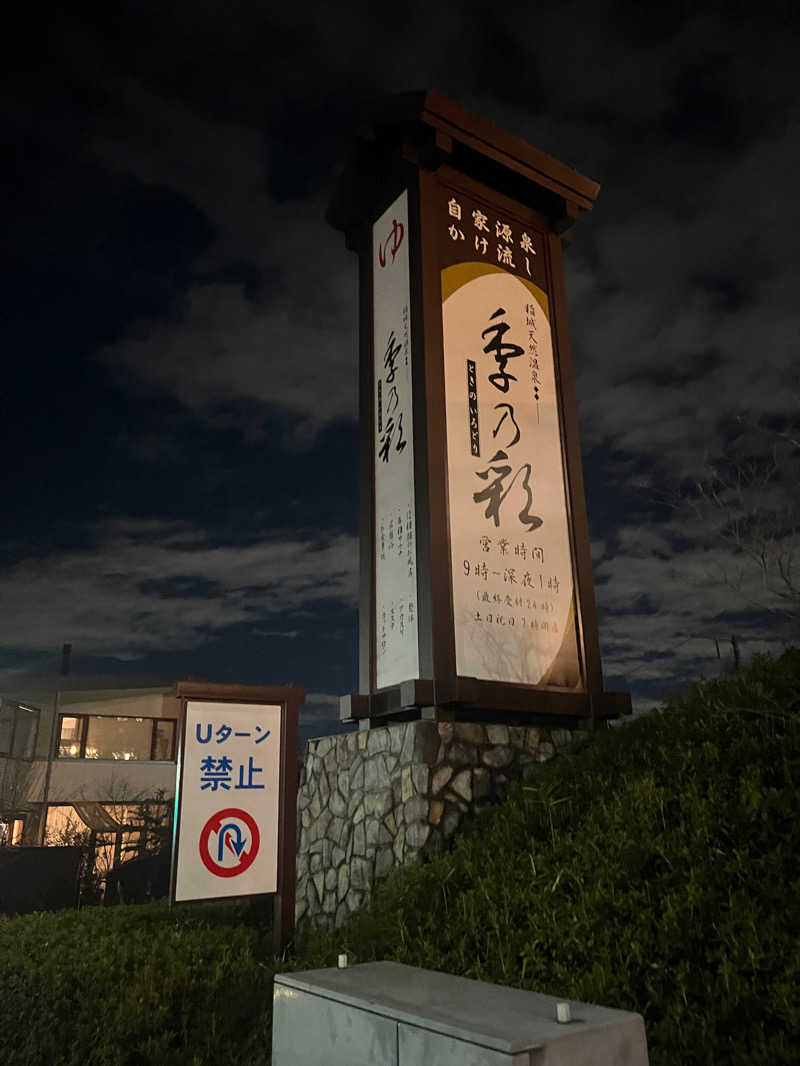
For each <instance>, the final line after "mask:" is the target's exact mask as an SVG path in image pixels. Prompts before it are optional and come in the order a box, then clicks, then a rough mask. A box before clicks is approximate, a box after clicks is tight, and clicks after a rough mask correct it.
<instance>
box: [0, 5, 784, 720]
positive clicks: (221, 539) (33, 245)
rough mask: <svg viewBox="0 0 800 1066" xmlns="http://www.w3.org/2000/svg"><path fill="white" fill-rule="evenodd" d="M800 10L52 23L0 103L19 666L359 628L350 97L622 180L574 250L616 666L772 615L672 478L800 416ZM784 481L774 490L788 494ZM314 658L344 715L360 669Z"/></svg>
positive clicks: (221, 657)
mask: <svg viewBox="0 0 800 1066" xmlns="http://www.w3.org/2000/svg"><path fill="white" fill-rule="evenodd" d="M797 21H798V15H797V11H796V9H795V7H794V6H792V5H789V4H771V5H762V6H761V7H753V6H746V5H733V6H731V5H728V4H725V5H722V4H719V5H704V6H703V9H702V10H697V9H696V8H695V7H694V6H693V5H688V4H686V5H681V4H674V5H670V6H669V7H668V8H666V7H664V6H663V5H660V6H659V5H656V6H653V5H650V6H645V7H642V6H641V5H640V6H636V7H634V6H633V5H628V4H625V3H611V2H608V3H601V4H595V5H591V6H590V5H586V4H582V3H578V2H572V3H564V4H559V5H537V6H535V7H530V8H526V9H520V10H513V11H512V10H511V9H502V8H499V9H497V10H494V9H492V11H491V12H490V11H489V10H488V9H486V8H485V6H481V5H478V4H475V3H466V4H463V5H460V6H459V7H458V8H457V9H455V10H451V9H448V8H446V7H441V8H437V7H433V8H431V6H430V5H427V6H424V5H413V4H412V5H407V6H406V8H404V11H403V18H402V19H397V18H396V17H395V14H394V13H393V12H392V10H391V9H388V8H382V7H381V6H380V5H345V7H343V8H341V7H340V8H336V9H331V8H330V7H324V6H322V5H315V4H311V5H310V6H309V5H306V6H305V7H304V8H303V11H302V14H300V13H299V12H297V11H295V10H294V9H292V8H289V7H284V8H280V9H278V10H273V9H272V8H270V7H269V6H263V5H262V6H261V7H259V6H257V5H256V6H254V5H252V4H244V3H232V4H226V5H224V6H223V5H218V4H214V3H209V4H202V5H197V4H196V3H192V4H189V3H186V2H179V3H178V2H173V3H169V4H166V5H164V4H158V5H156V4H151V3H141V4H137V5H127V6H123V7H121V8H116V9H114V10H113V11H108V12H106V13H105V14H104V15H102V16H101V17H99V18H98V19H97V20H95V21H89V20H88V19H81V18H79V17H77V16H75V15H74V14H72V13H69V12H66V11H65V12H62V13H56V14H54V15H53V17H52V19H50V20H49V21H48V23H47V25H46V26H45V27H42V28H41V30H40V32H39V33H38V34H37V36H36V47H35V49H32V50H26V49H25V48H23V47H21V48H20V49H19V52H18V54H17V56H16V57H15V59H14V61H13V62H12V66H11V73H12V76H13V80H14V91H13V93H11V94H8V95H7V96H6V97H5V99H4V101H3V103H2V108H3V112H4V117H5V119H6V122H7V128H8V130H9V138H8V142H9V146H10V149H9V160H10V162H9V165H8V167H7V168H6V170H5V173H4V175H3V180H4V183H5V190H6V193H5V201H6V204H7V208H8V210H7V214H8V247H9V251H10V252H11V256H12V261H11V262H10V265H9V266H8V267H7V268H6V270H5V271H4V275H3V278H4V287H5V289H6V294H7V296H8V304H9V308H10V310H9V314H8V316H7V317H6V321H5V325H4V329H5V331H6V332H5V335H4V338H3V349H4V351H5V352H8V353H10V356H11V358H10V359H9V360H8V370H7V379H6V392H5V396H4V398H3V400H2V425H3V428H4V431H5V432H6V434H7V437H8V444H7V447H8V449H9V452H8V454H9V456H10V459H11V461H10V462H9V464H8V466H9V482H8V500H7V501H6V503H5V505H4V507H5V514H4V522H5V525H6V530H5V534H4V538H5V540H6V542H7V555H6V563H7V565H6V568H5V569H4V570H3V571H2V573H0V595H1V596H2V599H3V602H4V604H6V605H7V606H5V607H4V611H3V618H4V628H3V632H2V636H1V637H0V640H1V641H2V644H3V645H5V647H6V649H7V656H6V660H5V661H6V662H7V666H8V669H10V670H15V669H20V668H22V667H23V666H24V665H25V664H29V663H30V661H31V659H30V657H31V656H35V655H39V654H44V652H45V649H48V648H53V647H58V646H60V644H61V642H62V641H63V640H64V639H68V638H71V639H73V640H74V641H75V643H76V646H77V645H78V643H80V644H82V645H83V646H84V647H85V648H86V649H87V651H89V650H93V652H94V653H96V654H97V655H98V656H100V657H102V656H106V657H109V658H113V657H115V656H116V657H117V658H119V659H123V658H126V657H128V658H130V657H131V656H137V657H140V658H139V659H137V661H138V662H141V661H143V659H142V658H141V657H144V658H145V659H147V661H148V662H152V663H155V662H156V659H157V656H158V654H159V652H158V649H159V648H167V649H169V655H170V656H172V658H170V659H169V664H168V665H169V669H173V668H174V669H176V670H178V671H180V670H181V666H180V663H181V659H180V655H181V654H182V650H181V649H189V648H190V646H191V647H193V646H194V645H196V644H198V643H200V644H202V643H203V642H206V644H207V646H210V645H209V644H208V642H210V644H211V645H213V646H214V647H215V648H216V649H217V652H216V653H215V654H216V658H212V659H211V660H210V661H211V662H212V663H213V664H214V669H215V671H217V672H218V673H219V674H220V676H221V674H223V673H225V671H235V670H238V671H239V672H240V674H242V673H243V672H246V671H248V670H254V669H255V666H254V665H253V664H254V663H256V662H257V660H258V657H259V655H260V654H261V651H260V649H261V647H262V646H263V645H264V644H265V643H269V642H270V641H272V642H278V643H279V644H280V646H281V647H284V648H285V647H287V646H290V645H291V646H292V647H295V646H296V647H297V648H298V649H300V650H299V652H298V653H297V655H296V657H295V658H294V659H292V660H291V662H292V664H293V665H292V669H293V670H296V671H297V672H298V673H301V672H302V669H303V665H302V652H303V650H304V648H305V647H306V644H307V639H308V638H307V634H308V633H311V632H313V634H314V642H315V647H322V646H324V644H325V643H326V642H325V641H324V640H323V639H322V636H321V634H322V631H323V629H324V628H325V627H328V628H329V629H330V633H331V634H332V639H333V638H334V637H335V639H338V637H336V634H337V633H338V632H339V627H337V625H336V624H335V623H334V622H333V621H332V620H331V618H330V616H329V615H328V614H327V613H326V612H327V611H328V610H330V609H334V608H333V605H334V604H335V605H336V607H335V610H336V611H338V612H339V614H340V616H341V617H342V618H345V617H346V623H343V628H342V630H341V632H342V633H346V634H348V635H347V636H346V637H343V638H342V639H347V640H350V634H351V631H352V626H353V618H354V616H353V606H352V605H353V598H354V594H355V549H354V540H353V537H352V530H353V529H354V528H355V515H356V499H355V491H354V487H355V468H356V454H355V441H356V433H357V427H356V425H355V418H356V366H357V340H356V329H357V306H356V301H357V276H356V263H355V258H354V257H353V256H352V255H351V254H350V253H348V252H347V251H346V250H345V248H344V246H343V242H342V240H341V236H340V235H339V234H336V233H333V232H332V231H331V230H329V229H328V228H327V227H326V226H325V224H324V221H323V219H324V210H325V206H326V203H327V199H328V197H329V196H330V194H331V192H332V190H333V187H334V183H335V180H336V176H337V173H338V169H339V167H340V166H341V163H342V161H343V158H344V154H345V152H346V149H347V146H348V143H349V140H350V137H351V135H352V131H353V129H354V127H355V124H356V121H357V118H358V115H359V112H360V111H361V109H362V108H363V107H364V106H365V105H366V104H367V102H368V101H369V100H370V99H371V98H373V97H375V96H377V95H380V94H384V93H391V92H399V91H406V90H409V89H416V88H421V87H431V88H436V89H438V90H439V91H441V92H443V93H445V94H447V95H450V96H452V97H453V98H455V99H457V100H459V101H460V102H461V103H464V104H465V105H467V106H469V107H471V108H473V109H474V110H475V111H477V112H478V113H480V114H483V115H485V116H486V117H488V118H490V119H492V120H494V121H496V122H498V123H499V124H501V125H505V126H507V127H508V128H509V129H511V130H512V131H514V132H516V133H518V134H519V135H521V136H522V137H524V138H526V139H527V140H529V141H530V142H532V143H533V144H535V145H536V146H537V147H540V148H542V149H543V150H545V151H548V152H550V153H552V154H554V155H556V156H558V157H559V158H561V159H564V160H565V161H566V162H568V163H570V164H572V165H574V166H576V167H577V168H578V169H579V170H581V171H582V172H583V173H586V174H587V175H589V176H590V177H592V178H594V179H596V180H598V181H600V182H601V185H602V188H601V193H600V198H599V200H598V203H597V206H596V208H595V210H594V211H593V212H592V213H591V214H590V215H589V216H587V217H585V218H583V219H581V221H580V223H579V225H578V227H577V230H576V234H575V239H574V241H573V244H572V246H571V248H570V250H569V252H568V254H567V257H566V268H567V289H568V297H569V304H570V313H571V318H570V324H571V333H572V347H573V359H574V363H575V370H576V388H577V394H578V399H579V404H580V427H581V436H582V443H583V448H584V456H585V467H586V482H587V497H588V504H589V519H590V524H591V529H592V537H593V546H594V549H595V551H594V555H595V573H596V579H597V599H598V605H599V608H600V611H601V618H602V625H601V639H602V644H603V648H604V652H605V671H606V675H607V677H608V678H611V679H616V680H617V687H622V686H623V685H625V684H626V683H627V681H626V679H627V678H630V682H631V684H635V686H636V692H637V693H639V694H640V698H644V696H643V695H642V694H646V695H647V696H650V695H651V694H655V695H657V687H658V685H659V684H660V683H663V684H665V685H666V684H678V683H679V682H680V681H681V679H683V680H685V679H686V678H688V677H690V676H693V675H694V674H696V673H697V672H698V671H702V670H704V669H707V668H708V669H713V668H715V666H714V661H716V646H715V645H714V639H713V638H714V637H716V636H717V635H718V634H719V633H720V632H722V633H723V635H724V634H725V633H726V632H727V629H730V628H731V627H732V626H734V625H735V628H736V631H737V633H738V634H739V635H740V637H742V638H743V640H744V641H745V643H746V645H747V647H749V648H750V650H756V649H758V648H761V647H767V646H769V645H770V642H771V641H775V640H778V639H782V631H781V633H779V632H778V628H776V627H775V626H774V625H773V619H772V615H771V614H770V612H769V610H767V611H766V613H765V612H764V611H763V610H761V608H760V607H759V606H758V604H759V602H761V604H762V606H763V598H762V600H761V601H759V595H760V593H762V592H763V589H761V590H760V589H759V588H758V587H757V586H758V574H757V572H756V571H752V570H747V571H746V573H743V575H742V578H741V581H739V587H738V590H734V589H733V588H732V587H731V583H730V581H728V580H727V579H728V578H729V577H730V575H732V574H735V573H736V572H737V567H739V565H740V562H741V560H739V558H738V557H737V555H736V553H735V552H733V553H732V551H731V549H730V546H729V545H728V546H726V544H725V543H724V539H720V536H719V533H720V528H719V522H718V519H719V516H713V515H705V516H697V515H696V514H689V513H687V512H686V510H685V508H684V509H681V507H678V508H677V509H676V508H674V507H673V508H671V507H667V506H665V505H664V503H663V490H664V488H665V486H667V485H674V484H679V483H682V482H687V481H688V482H691V481H692V480H693V479H694V480H697V479H699V478H701V477H702V476H703V475H704V473H705V472H707V470H708V468H709V464H713V463H715V462H716V463H718V462H720V461H722V460H724V459H725V458H726V456H730V455H732V454H734V451H735V448H734V446H735V445H737V441H739V433H740V430H741V427H742V424H743V423H742V419H745V420H746V421H747V423H748V424H750V425H757V426H760V427H762V428H761V430H760V431H759V432H754V435H753V437H752V441H751V442H750V443H749V444H748V448H749V451H748V450H747V449H745V452H744V453H742V454H747V455H757V454H769V452H770V449H771V447H772V444H773V443H774V441H775V433H776V432H780V431H781V430H782V429H784V428H785V427H786V426H788V425H792V424H794V423H793V419H795V418H796V414H797V395H796V392H795V391H793V389H794V385H793V379H792V374H793V371H794V368H795V366H796V363H797V355H796V333H797V330H796V326H795V318H796V307H797V292H798V286H799V284H800V277H798V260H797V255H796V252H795V249H794V246H793V242H792V235H793V233H794V231H795V230H796V229H797V228H798V223H800V218H799V217H798V213H799V212H800V207H798V199H797V197H796V195H795V189H794V180H795V179H794V174H795V170H796V166H797V163H798V154H799V152H798V145H799V143H800V136H798V134H799V133H800V106H798V103H799V102H798V93H797V86H796V56H795V51H796V43H795V41H796V27H797ZM767 431H769V432H767ZM770 432H771V433H772V436H770ZM795 461H796V454H795V453H791V452H790V453H789V457H788V459H787V462H788V463H789V464H791V463H792V462H795ZM795 483H796V479H795V480H794V482H793V481H792V475H791V473H787V474H786V476H783V477H781V478H778V479H777V480H776V482H775V484H774V493H775V499H773V500H772V501H771V503H772V505H774V507H775V508H776V510H780V507H782V506H783V505H784V504H785V503H786V501H787V499H788V498H789V497H791V494H792V491H793V489H792V485H793V484H795ZM786 536H787V537H789V536H791V523H790V524H789V526H787V529H786ZM743 595H744V596H745V603H744V606H743V605H742V602H741V599H742V596H743ZM748 599H749V600H750V601H752V602H750V603H748V602H747V600H748ZM754 604H755V605H754ZM740 610H743V611H744V613H739V614H737V613H736V612H737V611H740ZM322 618H324V620H325V622H324V626H323V624H322V622H320V619H322ZM304 619H305V621H304ZM315 620H316V621H315ZM315 625H316V626H317V628H316V629H314V628H313V627H314V626H315ZM308 627H310V628H308ZM726 627H727V628H726ZM245 632H247V633H249V634H250V635H251V636H250V637H248V638H246V639H245V637H244V636H243V634H244V633H245ZM252 634H255V637H254V638H253V637H252ZM295 634H296V635H295ZM251 638H252V640H254V641H255V643H254V642H251ZM258 641H260V642H261V644H258ZM712 652H713V655H712ZM165 654H167V653H166V652H165ZM186 654H187V655H188V654H189V653H188V651H186ZM321 654H322V657H323V658H324V656H325V655H328V656H329V657H328V659H327V660H326V662H327V665H325V666H323V667H321V672H319V673H318V674H315V680H314V685H315V687H317V688H318V689H319V693H322V694H323V695H322V696H320V699H319V700H317V701H316V702H315V703H314V708H315V709H314V712H313V713H314V715H315V716H316V717H315V721H319V722H322V720H323V719H322V717H320V715H324V716H327V717H334V718H335V706H334V701H333V697H332V696H331V697H328V696H327V695H324V693H326V692H328V691H329V690H332V689H334V688H335V687H336V686H337V685H339V686H341V691H345V690H346V689H347V688H348V687H350V686H351V685H352V684H353V678H354V675H355V666H354V663H352V662H349V663H348V665H347V667H346V668H344V672H341V671H342V663H341V654H340V652H338V651H337V652H336V653H335V654H334V653H333V652H331V653H328V652H325V653H321ZM709 655H712V657H711V659H709ZM15 656H16V659H15V658H14V657H15ZM351 657H352V653H351ZM12 660H14V661H12ZM712 660H714V661H712ZM185 661H186V662H187V663H188V662H189V658H187V659H186V660H185ZM192 662H194V660H192ZM164 663H166V660H164V661H163V663H162V661H161V660H158V664H157V665H158V666H159V668H160V666H161V665H163V664H164ZM20 664H22V665H20ZM318 665H319V664H318V663H315V668H316V666H318ZM287 668H288V667H287ZM326 670H327V674H326V673H325V671H326ZM248 676H249V677H250V679H252V680H256V677H255V676H252V675H250V674H248ZM232 679H233V678H232ZM296 680H297V681H298V683H303V682H302V678H300V677H298V678H297V679H296ZM319 693H318V695H319ZM321 709H322V710H321ZM321 731H324V730H321Z"/></svg>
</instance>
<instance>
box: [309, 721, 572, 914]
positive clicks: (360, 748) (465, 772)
mask: <svg viewBox="0 0 800 1066" xmlns="http://www.w3.org/2000/svg"><path fill="white" fill-rule="evenodd" d="M572 738H573V733H572V732H571V731H570V730H568V729H536V728H526V727H523V726H506V725H483V724H478V723H473V722H455V723H453V722H447V723H439V724H435V723H433V722H429V721H413V722H398V723H394V724H392V725H388V726H382V727H379V728H373V729H370V730H365V731H362V732H358V733H347V734H341V735H339V736H332V737H320V738H319V739H316V740H311V741H309V744H308V751H307V753H306V759H305V765H304V766H303V770H302V773H301V778H300V787H299V790H298V794H297V821H298V824H297V838H298V850H297V897H296V908H295V917H296V920H297V922H301V920H302V921H303V922H306V921H309V920H310V921H311V922H312V923H313V924H314V925H316V926H322V927H325V928H331V927H338V926H339V925H341V924H342V922H343V921H344V920H345V919H346V918H347V916H348V915H349V914H351V913H352V912H353V911H355V910H357V909H358V908H359V907H361V906H362V905H363V904H365V903H366V902H368V900H369V898H370V895H371V893H372V890H373V886H374V884H375V881H376V880H377V879H379V878H381V877H384V876H385V875H386V874H387V873H388V872H389V871H390V870H391V869H393V868H395V867H399V866H407V865H409V864H411V863H413V862H415V861H416V860H417V859H418V858H419V856H420V854H421V853H422V852H423V851H432V850H437V849H441V848H442V847H444V846H446V845H447V844H448V843H449V841H450V839H451V838H452V836H453V834H454V833H455V831H456V829H457V828H458V825H459V823H460V822H461V819H462V818H463V817H464V815H466V814H467V813H468V812H470V811H474V810H477V809H479V808H480V807H481V806H484V805H485V804H486V803H489V802H492V801H495V800H499V799H502V798H503V797H504V796H505V791H506V787H507V785H508V782H509V781H510V780H512V779H514V778H519V777H525V776H527V775H528V774H529V773H530V772H531V767H534V766H535V765H536V763H539V762H545V761H546V760H547V759H550V758H552V757H553V755H555V754H556V752H557V751H558V750H559V749H562V748H564V747H565V746H566V745H568V744H570V743H571V742H572Z"/></svg>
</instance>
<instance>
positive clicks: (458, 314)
mask: <svg viewBox="0 0 800 1066" xmlns="http://www.w3.org/2000/svg"><path fill="white" fill-rule="evenodd" d="M598 191H599V186H598V185H597V184H596V183H595V182H593V181H591V180H590V179H588V178H585V177H584V176H583V175H581V174H579V173H578V172H577V171H575V170H573V169H572V168H571V167H568V166H566V165H565V164H564V163H561V162H559V161H558V160H556V159H553V158H551V157H549V156H547V155H545V154H544V153H542V152H540V151H538V150H537V149H535V148H533V147H531V146H530V145H528V144H526V143H525V142H524V141H522V140H520V139H518V138H516V137H513V136H512V135H510V134H508V133H507V132H506V131H504V130H502V129H500V128H499V127H497V126H494V125H493V124H491V123H489V122H486V121H485V120H483V119H480V118H478V117H477V116H475V115H473V114H471V113H470V112H469V111H467V110H466V109H465V108H462V107H460V106H458V105H456V104H453V103H452V102H451V101H448V100H445V99H444V98H443V97H441V96H439V95H438V94H436V93H433V92H426V93H411V94H407V95H404V96H401V97H395V98H392V99H390V100H388V101H385V102H384V103H383V105H381V106H380V107H378V108H376V110H375V112H374V114H373V116H372V118H371V119H370V120H369V121H367V122H365V123H364V124H363V125H362V127H361V129H360V131H359V135H358V139H357V142H356V147H355V151H354V153H353V157H352V159H351V162H350V164H349V167H348V169H347V170H346V172H345V175H344V177H343V179H342V181H341V184H340V187H339V190H338V193H337V195H336V197H335V198H334V200H333V202H332V204H331V206H330V208H329V211H328V221H329V222H330V224H331V225H333V226H334V227H335V228H337V229H339V230H341V231H343V232H344V234H345V238H346V241H347V245H348V247H349V248H351V249H352V250H354V251H357V253H358V256H359V282H360V306H361V317H360V394H359V395H360V424H361V433H362V437H361V444H360V459H359V468H360V469H359V476H360V486H361V511H360V522H359V528H360V539H361V600H360V617H359V622H360V638H359V692H358V693H353V694H351V695H349V696H345V697H343V698H342V700H341V703H340V715H341V718H342V719H343V720H345V721H358V722H359V725H360V726H362V727H367V728H368V727H369V725H370V724H377V723H379V722H382V721H386V720H387V719H390V718H391V717H393V716H395V715H397V714H403V715H405V716H407V715H408V714H409V713H417V714H419V715H421V716H422V717H427V718H433V719H434V720H439V721H441V720H452V719H453V718H464V719H469V718H470V717H471V718H473V719H478V718H486V717H487V715H488V716H489V717H490V718H493V719H494V720H507V721H518V722H527V723H529V724H537V723H542V722H546V723H548V724H550V725H556V724H558V723H559V720H561V721H563V722H564V724H570V723H571V724H572V725H574V724H575V720H576V719H585V720H589V721H591V722H594V721H595V719H604V718H610V717H616V716H617V715H618V714H620V713H629V712H630V695H629V694H628V693H611V692H605V691H604V690H603V678H602V667H601V662H600V648H599V641H598V634H597V618H596V608H595V600H594V587H593V581H592V568H591V558H590V554H589V533H588V524H587V518H586V505H585V499H584V487H583V474H582V469H581V455H580V443H579V437H578V421H577V406H576V401H575V390H574V382H573V372H572V363H571V357H570V350H569V334H568V322H567V306H566V297H565V292H564V277H563V263H562V245H563V244H564V243H565V242H566V241H567V239H568V236H569V230H570V228H571V227H572V225H573V223H574V222H575V220H576V219H577V218H578V216H579V215H580V214H581V212H583V211H586V210H590V209H591V208H592V206H593V204H594V201H595V199H596V198H597V194H598Z"/></svg>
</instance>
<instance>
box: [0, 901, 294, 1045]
mask: <svg viewBox="0 0 800 1066" xmlns="http://www.w3.org/2000/svg"><path fill="white" fill-rule="evenodd" d="M266 907H267V905H266V904H263V903H262V904H261V905H260V911H261V913H259V908H258V907H254V906H250V907H247V906H243V905H241V904H215V905H209V904H206V905H191V906H189V907H184V908H180V909H178V910H177V911H174V912H172V913H170V912H169V910H168V908H167V905H166V903H151V904H142V905H139V906H129V907H117V908H109V909H104V908H89V909H86V910H82V911H78V912H76V911H60V912H57V913H52V914H33V915H27V916H25V917H20V918H13V919H0V1063H2V1064H3V1066H201V1064H205V1063H212V1062H214V1063H216V1062H220V1061H224V1062H228V1061H233V1059H232V1058H229V1057H228V1056H229V1055H230V1054H231V1053H232V1052H233V1051H235V1055H236V1060H237V1061H239V1062H241V1063H244V1064H247V1066H259V1064H261V1063H268V1062H269V1046H270V1042H271V1030H270V1016H271V1005H272V1004H271V999H272V975H273V972H274V968H275V965H280V961H279V960H273V959H271V958H270V956H269V944H270V939H269V928H268V923H266V922H263V920H262V919H263V912H264V910H265V909H266ZM221 1056H222V1057H221Z"/></svg>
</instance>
